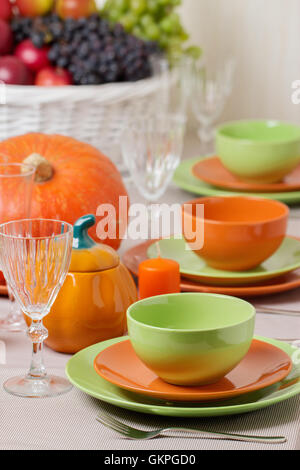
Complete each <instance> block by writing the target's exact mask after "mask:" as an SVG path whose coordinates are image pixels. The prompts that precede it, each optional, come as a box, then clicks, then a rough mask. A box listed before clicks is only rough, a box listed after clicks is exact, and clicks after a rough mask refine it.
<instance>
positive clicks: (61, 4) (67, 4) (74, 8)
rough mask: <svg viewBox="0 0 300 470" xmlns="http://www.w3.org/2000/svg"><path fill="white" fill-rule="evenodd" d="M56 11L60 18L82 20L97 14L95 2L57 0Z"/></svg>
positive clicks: (90, 0) (93, 0)
mask: <svg viewBox="0 0 300 470" xmlns="http://www.w3.org/2000/svg"><path fill="white" fill-rule="evenodd" d="M56 11H57V13H58V15H59V16H60V17H61V18H63V19H64V18H76V19H78V18H82V17H87V16H90V15H92V14H93V13H96V12H97V6H96V2H95V0H57V3H56Z"/></svg>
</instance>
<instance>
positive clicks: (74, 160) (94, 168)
mask: <svg viewBox="0 0 300 470" xmlns="http://www.w3.org/2000/svg"><path fill="white" fill-rule="evenodd" d="M0 155H1V157H0V158H1V160H2V161H8V162H10V163H14V162H15V163H21V162H27V163H30V164H34V165H35V166H38V171H37V181H36V183H35V187H34V192H33V201H32V217H43V218H50V219H60V220H65V221H66V222H69V223H72V224H73V223H74V222H75V221H76V220H77V219H79V217H81V216H83V215H85V214H91V213H92V214H95V215H96V211H97V207H98V206H99V205H100V204H103V203H105V204H107V203H109V204H112V205H113V206H114V207H115V210H116V216H117V220H118V218H119V207H118V202H119V196H127V192H126V189H125V187H124V185H123V182H122V178H121V175H120V173H119V172H118V170H117V168H116V167H115V165H114V164H113V163H112V162H111V161H110V160H109V159H108V158H107V157H106V156H104V155H103V154H102V153H101V152H100V151H99V150H97V149H96V148H94V147H92V146H91V145H88V144H85V143H82V142H79V141H77V140H75V139H73V138H71V137H65V136H61V135H45V134H26V135H23V136H18V137H13V138H10V139H8V140H5V141H3V142H0ZM28 157H29V158H28ZM41 157H42V158H41ZM12 197H13V195H12ZM98 221H99V219H98ZM96 225H97V224H96ZM90 235H91V236H92V237H93V238H94V239H95V240H97V237H96V226H95V227H93V228H92V229H91V232H90ZM103 242H104V243H107V244H109V245H110V246H112V247H113V248H115V249H117V248H118V247H119V245H120V240H119V239H118V237H117V239H113V240H106V241H105V240H104V241H103Z"/></svg>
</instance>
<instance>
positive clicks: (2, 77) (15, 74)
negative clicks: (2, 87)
mask: <svg viewBox="0 0 300 470" xmlns="http://www.w3.org/2000/svg"><path fill="white" fill-rule="evenodd" d="M29 81H30V74H29V71H28V69H27V67H26V65H24V64H23V62H22V61H21V60H20V59H18V57H15V56H9V55H7V56H3V57H0V82H4V83H6V84H7V85H28V84H29Z"/></svg>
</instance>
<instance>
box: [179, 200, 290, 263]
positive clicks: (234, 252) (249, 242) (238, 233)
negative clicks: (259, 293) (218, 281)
mask: <svg viewBox="0 0 300 470" xmlns="http://www.w3.org/2000/svg"><path fill="white" fill-rule="evenodd" d="M198 204H203V207H204V216H203V215H200V216H199V212H198V211H197V205H198ZM182 211H183V235H184V237H185V239H186V241H187V243H188V244H190V245H191V247H192V246H193V245H194V246H195V241H196V239H197V235H198V236H199V234H197V231H196V229H197V227H200V226H201V224H200V222H202V224H203V225H202V229H204V244H203V247H202V248H201V249H194V251H195V253H197V254H198V255H199V256H200V257H201V258H202V259H204V260H205V261H206V263H207V264H208V265H209V266H211V267H213V268H215V269H221V270H224V271H246V270H248V269H253V268H255V267H256V266H259V265H260V264H261V263H262V262H263V261H265V260H266V259H268V258H269V257H270V256H272V254H273V253H275V251H276V250H277V249H278V248H279V247H280V245H281V243H282V241H283V239H284V237H285V234H286V230H287V222H288V216H289V208H288V207H287V206H286V205H285V204H283V203H281V202H278V201H273V200H269V199H263V198H252V197H242V196H241V197H204V198H200V199H195V200H193V201H190V202H187V203H185V204H184V205H183V209H182ZM200 219H201V220H200ZM187 227H189V228H190V229H189V230H186V228H187ZM188 232H189V233H188Z"/></svg>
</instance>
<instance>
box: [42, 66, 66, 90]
mask: <svg viewBox="0 0 300 470" xmlns="http://www.w3.org/2000/svg"><path fill="white" fill-rule="evenodd" d="M72 83H73V79H72V75H71V74H70V73H69V72H68V71H67V70H64V69H61V68H58V67H46V68H45V69H43V70H40V71H39V73H38V74H37V76H36V78H35V83H34V84H35V85H38V86H60V85H72Z"/></svg>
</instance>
